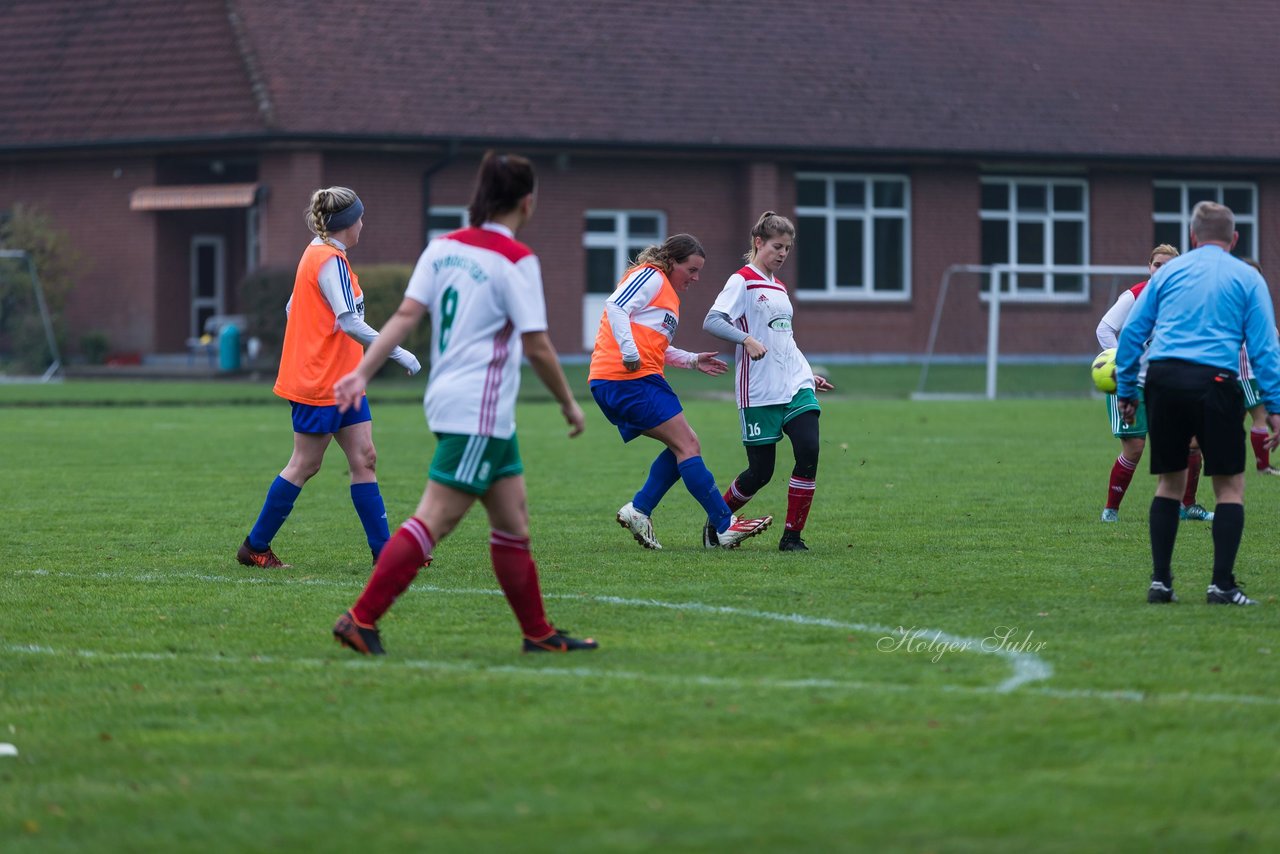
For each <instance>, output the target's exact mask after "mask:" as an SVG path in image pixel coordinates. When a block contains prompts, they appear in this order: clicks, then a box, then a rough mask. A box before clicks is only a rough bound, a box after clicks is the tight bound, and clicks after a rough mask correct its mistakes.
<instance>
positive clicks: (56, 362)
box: [0, 249, 62, 382]
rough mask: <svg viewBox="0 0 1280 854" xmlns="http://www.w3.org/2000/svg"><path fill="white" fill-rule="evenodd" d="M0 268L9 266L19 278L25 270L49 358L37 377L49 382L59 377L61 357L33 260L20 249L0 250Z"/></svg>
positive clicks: (10, 378)
mask: <svg viewBox="0 0 1280 854" xmlns="http://www.w3.org/2000/svg"><path fill="white" fill-rule="evenodd" d="M5 261H9V262H12V265H10V264H7V263H3V262H5ZM0 266H3V267H10V266H11V269H13V270H15V271H16V272H17V274H18V275H19V276H21V275H22V272H24V269H25V272H26V274H27V278H28V280H29V281H30V282H31V293H32V296H33V298H34V300H35V305H36V310H37V311H39V313H40V321H41V323H42V324H43V325H44V336H45V344H46V345H47V346H48V348H49V357H50V362H49V366H48V367H47V368H46V369H45V371H44V373H43V374H42V375H41V376H40V377H39V381H40V382H49V381H51V380H53V379H55V378H57V377H59V376H60V375H61V372H62V355H61V354H60V353H59V352H58V339H57V336H56V335H54V332H53V318H52V317H51V316H50V314H49V305H48V303H46V302H45V298H44V288H42V287H41V286H40V276H39V274H38V273H37V272H36V263H35V260H34V259H33V258H32V257H31V253H29V252H24V251H22V250H20V249H0ZM7 379H9V380H12V379H13V378H12V377H9V378H7Z"/></svg>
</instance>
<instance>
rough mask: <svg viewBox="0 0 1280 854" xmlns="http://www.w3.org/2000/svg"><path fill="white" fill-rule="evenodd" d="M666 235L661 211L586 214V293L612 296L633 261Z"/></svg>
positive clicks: (594, 212)
mask: <svg viewBox="0 0 1280 854" xmlns="http://www.w3.org/2000/svg"><path fill="white" fill-rule="evenodd" d="M666 234H667V216H666V214H664V213H663V212H662V211H587V213H586V223H585V227H584V229H583V233H582V246H583V248H584V249H586V252H587V293H589V294H611V293H613V289H614V288H615V287H617V285H618V280H619V279H621V278H622V274H623V273H624V272H626V270H627V267H628V265H629V264H630V262H631V259H633V258H635V256H636V255H638V254H640V251H641V250H642V249H644V248H645V247H646V246H652V245H653V244H655V243H661V242H662V241H663V240H664V239H665V238H666Z"/></svg>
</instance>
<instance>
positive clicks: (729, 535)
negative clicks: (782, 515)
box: [718, 516, 773, 549]
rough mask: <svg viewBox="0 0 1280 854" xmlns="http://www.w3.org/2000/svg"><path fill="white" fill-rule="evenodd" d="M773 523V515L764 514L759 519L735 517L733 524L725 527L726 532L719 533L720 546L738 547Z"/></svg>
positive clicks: (723, 547)
mask: <svg viewBox="0 0 1280 854" xmlns="http://www.w3.org/2000/svg"><path fill="white" fill-rule="evenodd" d="M771 524H773V517H772V516H763V517H761V518H759V519H734V520H733V524H731V525H730V526H729V527H728V528H727V529H725V531H724V533H722V534H719V535H718V536H719V538H720V548H722V549H736V548H737V547H738V546H739V545H740V544H741V543H742V541H743V540H745V539H747V538H748V537H754V536H755V535H756V534H761V533H764V530H765V528H768V527H769V526H770V525H771Z"/></svg>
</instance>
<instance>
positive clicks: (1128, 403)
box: [1116, 397, 1280, 424]
mask: <svg viewBox="0 0 1280 854" xmlns="http://www.w3.org/2000/svg"><path fill="white" fill-rule="evenodd" d="M1116 402H1117V403H1118V404H1119V407H1118V409H1119V412H1120V420H1121V421H1123V422H1124V423H1125V424H1132V423H1133V422H1134V419H1135V418H1137V417H1138V401H1137V400H1135V399H1134V398H1132V397H1119V398H1116ZM1267 417H1268V419H1270V416H1267ZM1276 417H1277V419H1280V416H1276ZM1268 423H1270V422H1269V421H1268ZM1277 424H1280V421H1277Z"/></svg>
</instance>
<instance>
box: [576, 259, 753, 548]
mask: <svg viewBox="0 0 1280 854" xmlns="http://www.w3.org/2000/svg"><path fill="white" fill-rule="evenodd" d="M706 261H707V253H706V252H705V251H704V250H703V248H702V244H701V243H699V242H698V239H697V238H696V237H694V236H693V235H690V234H675V235H672V236H671V237H668V238H667V239H666V240H665V241H664V242H663V243H662V245H661V246H650V247H648V248H647V249H645V250H644V251H643V252H641V253H640V255H639V257H637V258H636V263H635V266H634V267H632V268H631V269H630V270H628V271H627V273H626V275H624V276H623V277H622V281H621V282H619V283H618V287H617V289H616V290H614V292H613V294H612V295H610V297H609V299H608V300H606V301H605V309H604V314H603V316H602V317H601V318H600V330H599V332H598V333H597V334H596V343H595V349H594V350H593V351H592V354H591V372H590V374H589V375H588V381H589V382H590V385H591V395H592V396H593V397H594V398H595V400H596V403H597V404H598V405H599V406H600V410H601V411H602V412H603V413H604V415H605V417H606V418H608V419H609V422H610V423H612V424H613V425H615V426H616V427H617V428H618V432H619V433H620V434H621V435H622V441H624V442H630V441H631V440H632V439H634V438H636V437H637V436H649V437H650V438H653V439H657V440H658V441H659V442H661V443H662V444H663V445H665V446H666V447H665V448H664V449H663V451H662V453H660V454H659V455H658V457H657V459H655V460H654V461H653V464H652V465H651V466H650V468H649V478H648V480H646V481H645V484H644V486H642V487H641V488H640V491H639V492H637V493H636V494H635V497H634V498H632V499H631V500H630V501H628V502H627V503H626V504H624V505H623V506H622V508H621V509H619V510H618V514H617V520H618V524H619V525H621V526H622V527H624V528H626V529H628V530H629V531H630V532H631V535H632V536H633V537H635V539H636V542H638V543H640V545H642V546H644V547H645V548H646V549H660V548H662V546H661V544H659V542H658V539H657V537H656V536H655V535H654V532H653V521H652V519H651V518H650V517H651V516H652V515H653V511H654V508H655V507H657V506H658V502H660V501H661V500H662V497H663V496H664V495H666V494H667V490H669V489H670V488H671V487H672V486H674V485H675V483H676V481H678V480H683V481H684V485H685V488H686V489H688V490H689V494H691V495H692V496H693V497H694V499H695V500H697V502H698V503H699V504H701V505H702V508H703V509H704V510H706V511H707V523H708V524H709V525H710V526H711V527H712V528H713V529H714V530H715V531H716V532H717V536H718V539H719V545H720V547H722V548H727V549H731V548H735V547H737V546H738V545H739V544H740V543H741V542H742V541H743V540H745V539H747V538H748V537H754V536H755V535H756V534H758V533H760V532H762V531H764V529H765V528H767V527H769V524H770V523H771V522H772V521H773V517H772V516H765V517H763V518H761V519H735V518H734V517H733V514H732V513H731V512H730V510H729V505H728V504H726V503H725V500H724V496H722V495H721V494H720V490H719V489H718V488H717V487H716V479H715V477H714V476H712V474H711V472H710V471H708V470H707V466H706V464H705V463H704V462H703V461H702V447H701V445H699V443H698V436H697V434H695V433H694V432H693V428H692V427H690V426H689V421H688V419H686V418H685V416H684V409H683V407H681V405H680V399H679V398H678V397H676V393H675V391H673V390H672V388H671V386H670V385H668V384H667V381H666V379H665V378H664V376H663V371H664V369H665V368H666V366H667V365H672V366H675V367H679V368H687V369H690V370H698V371H701V372H702V373H704V374H707V375H708V376H713V377H714V376H718V375H720V374H723V373H724V372H725V371H726V370H728V368H729V366H728V365H727V364H725V363H724V362H723V361H721V360H720V359H719V358H717V356H716V354H715V353H690V352H687V351H685V350H680V349H677V348H675V347H672V346H671V339H672V338H673V337H674V336H675V333H676V327H677V326H678V325H679V324H680V294H681V293H683V292H684V291H687V290H688V289H689V285H690V284H692V283H693V282H696V281H698V274H699V273H700V271H701V270H702V266H703V265H704V264H705V263H706Z"/></svg>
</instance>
